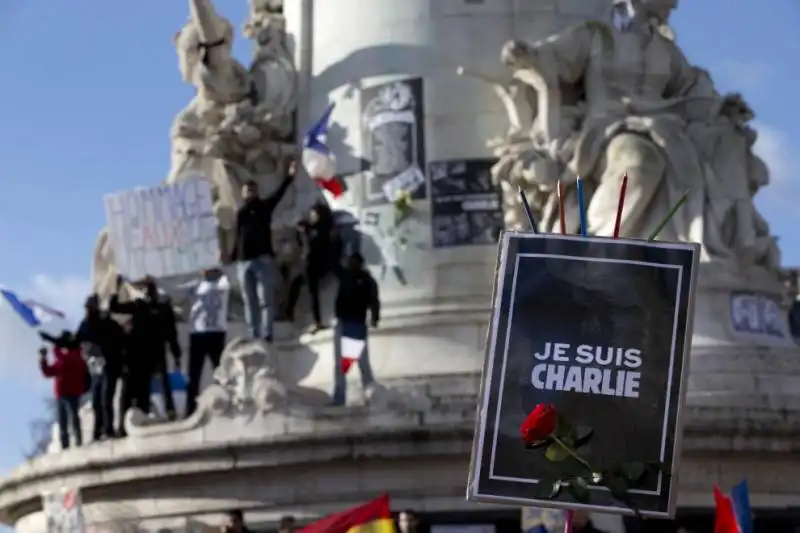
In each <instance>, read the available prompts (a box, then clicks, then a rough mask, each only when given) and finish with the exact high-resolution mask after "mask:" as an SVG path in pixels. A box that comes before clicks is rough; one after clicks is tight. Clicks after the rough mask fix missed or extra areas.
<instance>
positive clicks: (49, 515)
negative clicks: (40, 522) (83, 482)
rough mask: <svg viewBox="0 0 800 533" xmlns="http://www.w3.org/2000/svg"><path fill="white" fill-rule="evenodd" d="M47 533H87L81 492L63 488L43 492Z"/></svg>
mask: <svg viewBox="0 0 800 533" xmlns="http://www.w3.org/2000/svg"><path fill="white" fill-rule="evenodd" d="M42 507H43V510H44V516H45V521H46V523H47V533H85V525H84V522H83V509H82V506H81V493H80V491H79V490H78V489H63V490H59V491H52V492H45V493H43V494H42Z"/></svg>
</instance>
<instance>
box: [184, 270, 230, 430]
mask: <svg viewBox="0 0 800 533" xmlns="http://www.w3.org/2000/svg"><path fill="white" fill-rule="evenodd" d="M192 286H193V288H194V291H193V292H194V295H193V301H192V307H191V309H190V310H189V327H190V328H191V330H190V333H189V385H188V389H187V391H186V416H187V417H189V416H191V415H192V413H194V411H195V409H197V395H198V393H199V392H200V382H201V380H202V378H203V367H204V366H205V362H206V357H207V358H208V360H209V361H210V362H211V368H212V369H216V368H217V367H218V366H219V361H220V358H221V357H222V351H223V350H224V349H225V337H226V333H227V331H228V307H229V304H230V296H231V284H230V281H229V280H228V276H226V275H225V274H224V273H223V272H222V270H220V269H218V268H213V269H209V270H204V271H203V274H202V276H201V277H200V278H199V279H198V280H195V281H194V282H192Z"/></svg>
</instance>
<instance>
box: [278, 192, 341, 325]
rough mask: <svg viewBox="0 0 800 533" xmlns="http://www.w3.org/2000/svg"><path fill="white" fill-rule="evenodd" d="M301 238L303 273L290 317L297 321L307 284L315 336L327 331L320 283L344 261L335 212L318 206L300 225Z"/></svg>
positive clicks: (290, 303)
mask: <svg viewBox="0 0 800 533" xmlns="http://www.w3.org/2000/svg"><path fill="white" fill-rule="evenodd" d="M297 230H298V236H299V240H300V243H301V245H302V249H303V256H304V260H305V261H304V268H303V274H302V275H301V276H298V277H297V278H295V279H294V280H292V284H291V288H290V289H289V299H288V303H287V313H286V314H287V316H288V318H289V320H293V319H294V308H295V306H296V305H297V301H298V299H299V298H300V291H301V290H302V287H303V285H304V284H305V285H306V286H307V287H308V295H309V298H310V301H311V313H312V316H313V318H314V326H313V328H312V330H311V333H316V332H318V331H320V330H322V329H324V328H325V325H324V324H323V322H322V314H321V311H320V303H319V289H320V283H321V282H322V281H323V280H324V279H325V276H327V275H328V274H329V273H330V272H331V271H332V270H333V268H334V265H335V264H337V263H338V262H339V261H340V256H341V240H340V239H339V238H338V235H337V233H336V228H335V226H334V220H333V213H332V212H331V210H330V208H329V207H328V206H327V205H326V204H325V203H324V202H318V203H317V204H315V205H314V206H313V207H312V208H311V210H310V212H309V214H308V217H307V218H306V219H305V220H303V221H301V222H300V223H299V224H298V225H297Z"/></svg>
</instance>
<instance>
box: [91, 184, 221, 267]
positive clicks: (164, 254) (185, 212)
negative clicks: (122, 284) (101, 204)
mask: <svg viewBox="0 0 800 533" xmlns="http://www.w3.org/2000/svg"><path fill="white" fill-rule="evenodd" d="M105 205H106V215H107V217H108V225H109V230H110V232H111V239H112V242H113V245H114V258H115V260H116V262H117V268H118V269H119V271H120V273H121V274H123V275H124V276H126V277H127V278H129V279H132V280H138V279H142V278H143V277H145V276H148V275H150V276H154V277H157V278H162V277H168V276H174V275H179V274H187V273H190V272H196V271H198V270H201V269H204V268H210V267H213V266H216V265H217V264H218V259H219V252H218V251H219V240H218V235H217V222H216V219H215V218H214V213H213V200H212V196H211V184H210V183H209V182H208V181H206V180H203V179H188V180H185V181H181V182H180V183H176V184H174V185H163V186H159V187H152V188H149V189H134V190H132V191H124V192H119V193H114V194H110V195H108V196H107V197H106V199H105Z"/></svg>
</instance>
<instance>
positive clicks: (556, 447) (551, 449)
mask: <svg viewBox="0 0 800 533" xmlns="http://www.w3.org/2000/svg"><path fill="white" fill-rule="evenodd" d="M544 456H545V457H547V459H548V460H550V461H553V462H554V463H558V462H560V461H563V460H564V459H566V458H567V457H569V453H567V450H565V449H564V447H563V446H561V445H560V444H556V443H553V444H551V445H550V446H548V447H547V451H546V452H545V453H544Z"/></svg>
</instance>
